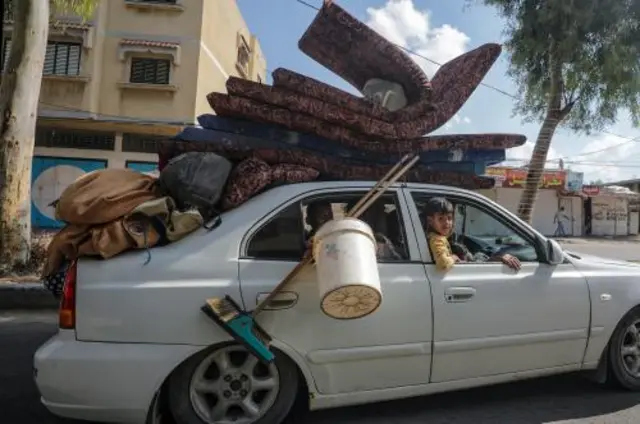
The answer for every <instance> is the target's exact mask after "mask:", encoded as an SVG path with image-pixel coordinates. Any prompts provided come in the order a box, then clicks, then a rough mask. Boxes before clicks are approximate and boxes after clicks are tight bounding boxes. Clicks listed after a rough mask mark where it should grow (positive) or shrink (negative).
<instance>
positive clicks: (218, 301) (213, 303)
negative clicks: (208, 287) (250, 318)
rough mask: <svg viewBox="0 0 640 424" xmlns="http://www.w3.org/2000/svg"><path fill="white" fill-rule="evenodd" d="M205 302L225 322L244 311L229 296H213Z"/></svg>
mask: <svg viewBox="0 0 640 424" xmlns="http://www.w3.org/2000/svg"><path fill="white" fill-rule="evenodd" d="M205 303H206V306H207V307H208V308H209V309H210V310H211V312H213V313H214V314H215V315H216V316H217V318H218V319H219V320H221V321H224V322H228V321H231V320H232V319H234V318H236V317H237V316H238V315H240V314H241V313H242V312H243V311H242V309H240V306H239V305H238V304H237V303H236V302H234V301H233V299H231V297H229V296H226V297H224V298H219V297H213V298H211V299H207V300H206V301H205Z"/></svg>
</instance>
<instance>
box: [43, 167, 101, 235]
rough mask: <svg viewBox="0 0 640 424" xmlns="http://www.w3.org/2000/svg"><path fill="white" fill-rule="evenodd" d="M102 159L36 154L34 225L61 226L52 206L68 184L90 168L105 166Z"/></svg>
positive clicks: (89, 170) (91, 169)
mask: <svg viewBox="0 0 640 424" xmlns="http://www.w3.org/2000/svg"><path fill="white" fill-rule="evenodd" d="M106 167H107V161H106V160H101V159H73V158H56V157H42V156H35V157H34V158H33V166H32V170H31V225H32V226H33V227H36V228H62V227H63V226H64V223H63V222H61V221H57V220H56V219H55V209H54V208H53V207H52V206H49V205H50V204H51V202H53V201H55V200H57V199H58V198H59V197H60V195H62V192H63V191H64V190H65V189H66V188H67V186H68V185H69V184H71V183H72V182H74V181H75V180H76V179H77V178H79V177H81V176H82V175H84V174H86V173H87V172H91V171H95V170H98V169H104V168H106Z"/></svg>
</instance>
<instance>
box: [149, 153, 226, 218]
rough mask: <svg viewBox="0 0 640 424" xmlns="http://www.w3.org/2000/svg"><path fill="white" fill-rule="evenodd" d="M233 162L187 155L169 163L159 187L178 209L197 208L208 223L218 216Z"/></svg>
mask: <svg viewBox="0 0 640 424" xmlns="http://www.w3.org/2000/svg"><path fill="white" fill-rule="evenodd" d="M231 167H232V165H231V162H229V161H228V160H227V159H226V158H223V157H222V156H218V155H216V154H215V153H202V152H188V153H183V154H181V155H180V156H177V157H175V158H173V159H171V160H170V161H169V163H167V166H166V167H164V168H163V169H162V171H161V172H160V178H159V186H160V189H161V190H162V191H164V192H165V193H166V194H167V195H168V196H170V197H172V198H173V199H174V200H175V202H176V205H177V206H178V208H179V209H182V210H184V209H188V208H197V209H198V210H199V211H200V213H201V214H202V216H203V218H204V219H205V221H211V220H212V219H214V218H216V216H217V215H218V212H217V208H216V204H217V203H218V201H219V200H220V197H221V196H222V192H223V190H224V187H225V184H226V182H227V178H228V177H229V173H230V172H231Z"/></svg>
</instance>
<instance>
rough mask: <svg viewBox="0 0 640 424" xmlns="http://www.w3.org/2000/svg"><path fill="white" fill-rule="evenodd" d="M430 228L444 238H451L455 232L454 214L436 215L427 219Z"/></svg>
mask: <svg viewBox="0 0 640 424" xmlns="http://www.w3.org/2000/svg"><path fill="white" fill-rule="evenodd" d="M427 222H428V223H429V226H430V227H431V228H433V229H434V230H435V231H436V232H437V233H438V234H440V235H442V236H449V235H450V234H451V231H452V230H453V214H452V213H436V214H434V215H433V216H430V217H428V218H427Z"/></svg>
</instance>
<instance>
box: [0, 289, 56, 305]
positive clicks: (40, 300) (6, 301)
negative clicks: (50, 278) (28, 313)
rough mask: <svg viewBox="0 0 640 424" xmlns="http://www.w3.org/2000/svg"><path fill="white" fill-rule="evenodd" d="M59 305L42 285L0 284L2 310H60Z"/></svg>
mask: <svg viewBox="0 0 640 424" xmlns="http://www.w3.org/2000/svg"><path fill="white" fill-rule="evenodd" d="M59 303H60V301H59V300H58V299H56V298H55V297H53V295H52V294H51V292H50V291H49V290H47V289H45V288H44V287H43V286H42V283H0V310H7V309H58V306H59Z"/></svg>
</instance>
